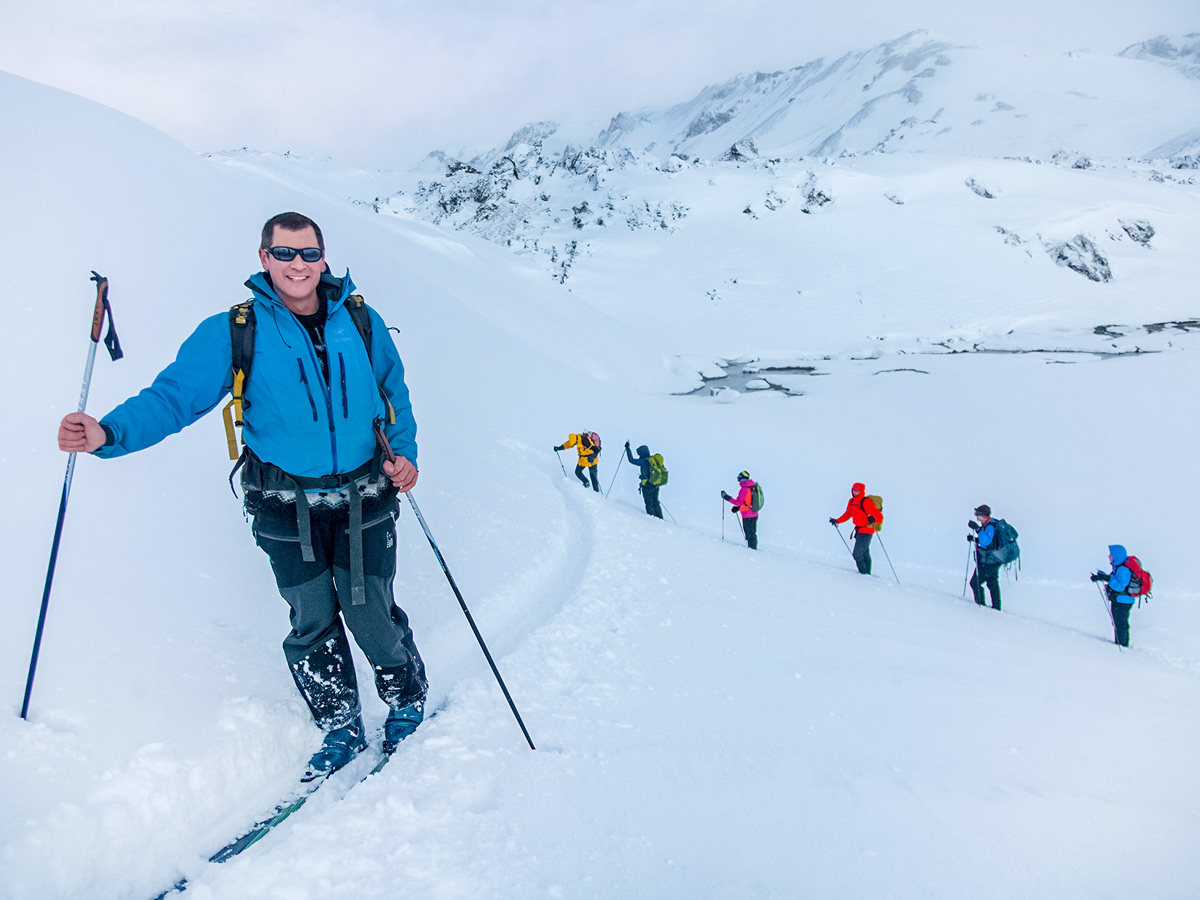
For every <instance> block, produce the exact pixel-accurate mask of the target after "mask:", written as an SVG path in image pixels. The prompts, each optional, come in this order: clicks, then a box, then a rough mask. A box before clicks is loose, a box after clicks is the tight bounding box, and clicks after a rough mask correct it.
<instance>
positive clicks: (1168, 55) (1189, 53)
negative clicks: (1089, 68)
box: [1118, 32, 1200, 78]
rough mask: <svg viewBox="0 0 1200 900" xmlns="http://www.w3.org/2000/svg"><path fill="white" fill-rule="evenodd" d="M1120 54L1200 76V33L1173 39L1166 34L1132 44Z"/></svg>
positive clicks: (1196, 76) (1191, 75) (1192, 75)
mask: <svg viewBox="0 0 1200 900" xmlns="http://www.w3.org/2000/svg"><path fill="white" fill-rule="evenodd" d="M1118 56H1124V57H1126V58H1127V59H1139V60H1143V61H1145V62H1156V63H1162V64H1164V65H1168V66H1173V67H1175V68H1177V69H1179V71H1181V72H1183V73H1184V74H1185V75H1187V76H1189V77H1191V78H1200V33H1197V32H1193V33H1192V34H1185V35H1184V36H1183V37H1182V38H1180V39H1174V40H1173V39H1172V38H1169V37H1167V36H1166V35H1165V34H1162V35H1159V36H1158V37H1156V38H1153V39H1152V40H1149V41H1142V42H1141V43H1140V44H1130V45H1129V46H1128V47H1126V48H1125V49H1124V50H1122V51H1121V52H1120V53H1119V54H1118Z"/></svg>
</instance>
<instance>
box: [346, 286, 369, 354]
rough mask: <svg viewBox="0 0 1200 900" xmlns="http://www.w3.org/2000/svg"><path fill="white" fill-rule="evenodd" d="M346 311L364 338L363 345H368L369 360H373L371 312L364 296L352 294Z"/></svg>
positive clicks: (347, 300) (347, 302) (348, 299)
mask: <svg viewBox="0 0 1200 900" xmlns="http://www.w3.org/2000/svg"><path fill="white" fill-rule="evenodd" d="M346 310H347V312H349V313H350V318H351V319H353V320H354V327H355V328H357V329H358V333H359V334H360V335H361V336H362V339H363V343H364V344H366V345H367V360H368V361H370V360H371V332H372V330H373V328H372V325H371V310H370V308H369V307H368V306H367V301H366V300H364V299H363V296H362V294H351V295H350V296H349V297H348V298H346Z"/></svg>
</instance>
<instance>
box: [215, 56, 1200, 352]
mask: <svg viewBox="0 0 1200 900" xmlns="http://www.w3.org/2000/svg"><path fill="white" fill-rule="evenodd" d="M1160 45H1162V46H1170V47H1173V46H1174V45H1172V44H1171V43H1170V42H1169V41H1166V40H1165V39H1159V40H1158V41H1155V42H1149V43H1148V44H1147V45H1146V46H1147V47H1160V54H1161V53H1165V52H1166V51H1163V50H1161V46H1160ZM1184 47H1185V48H1187V47H1190V44H1188V43H1187V42H1186V41H1185V42H1184ZM1131 50H1132V48H1131ZM1149 52H1150V51H1148V50H1147V51H1145V52H1144V53H1141V54H1139V53H1131V52H1130V51H1126V55H1124V56H1109V57H1100V56H1095V55H1091V54H1085V53H1074V54H1069V55H1063V56H1057V57H1019V56H1012V55H1007V56H1005V55H1002V54H999V53H997V52H994V51H990V50H986V49H981V48H972V47H966V46H962V45H960V44H958V43H955V42H953V41H951V40H949V39H943V38H938V37H935V36H933V35H930V34H928V33H926V32H913V33H911V34H908V35H905V36H904V37H902V38H899V39H897V40H895V41H891V42H889V43H887V44H884V45H881V46H879V47H875V48H873V49H871V50H868V51H864V52H861V53H855V54H847V55H846V56H844V57H842V58H840V59H837V60H835V61H833V62H826V61H824V60H816V61H814V62H812V63H809V64H808V65H805V66H801V67H799V68H796V69H792V70H790V71H787V72H780V73H774V74H761V73H759V74H754V75H749V76H743V77H739V78H735V79H732V80H731V81H729V82H726V83H725V84H722V85H719V86H714V87H709V88H706V89H705V90H703V91H701V92H700V93H699V94H698V95H697V96H696V97H695V98H693V99H692V100H690V101H688V102H686V103H681V104H677V105H675V106H672V107H669V108H665V109H657V110H654V109H647V110H640V111H637V112H630V113H621V114H619V115H617V116H615V117H613V119H612V123H611V125H610V126H609V127H608V128H606V129H604V130H603V131H602V132H600V133H599V134H593V135H584V136H579V135H570V134H566V133H564V132H563V130H562V129H560V128H559V126H557V125H556V124H554V123H552V122H541V123H534V124H531V125H528V126H526V127H524V128H522V129H519V130H518V131H517V132H516V133H515V134H513V135H512V137H511V139H510V140H509V141H508V142H507V143H505V144H503V145H501V146H498V147H497V148H496V149H494V150H491V151H488V152H486V153H482V154H477V155H475V156H472V157H471V158H470V159H457V158H453V157H451V156H448V155H446V154H445V153H441V152H438V153H434V154H431V156H430V157H429V158H428V159H427V160H426V161H425V163H424V164H423V165H422V166H420V167H419V168H418V170H417V171H416V172H414V173H410V174H407V175H395V174H392V175H387V174H383V173H380V174H379V175H378V177H375V178H373V179H372V181H371V183H370V185H369V187H367V188H366V189H364V190H341V189H340V188H341V186H340V185H338V184H336V183H335V181H336V180H335V177H334V175H333V174H330V175H329V177H328V181H329V183H330V187H331V189H332V190H335V191H338V190H340V196H343V197H347V198H350V199H353V200H355V201H356V202H358V203H360V204H362V205H364V206H365V207H368V208H370V209H372V210H374V211H376V212H378V213H381V214H384V215H394V216H398V217H401V218H407V219H410V220H411V219H421V220H425V221H428V222H430V223H433V224H435V225H438V226H440V227H443V228H446V227H449V228H453V229H456V230H459V231H463V232H469V233H472V234H475V235H478V236H480V237H484V238H486V239H487V240H489V241H491V242H493V243H496V244H500V245H502V246H504V247H507V248H509V249H510V250H512V251H515V252H516V253H518V254H519V255H522V256H525V257H529V258H532V259H533V260H535V261H536V262H537V264H538V265H540V266H541V267H542V268H543V269H544V271H546V272H547V274H548V275H549V276H550V277H551V278H552V279H553V280H555V281H556V282H558V283H560V284H563V285H565V286H566V287H567V288H568V289H569V291H570V292H571V296H572V298H574V299H575V300H576V301H577V302H580V303H583V304H585V305H587V306H589V307H590V308H593V309H595V310H597V311H599V312H602V313H603V314H605V315H607V316H611V317H613V318H615V319H617V320H618V321H621V322H623V323H625V324H626V325H627V326H629V327H631V328H635V329H637V330H639V331H640V332H641V333H645V334H646V335H647V336H649V337H651V338H652V339H654V340H655V341H656V342H658V343H659V344H660V345H662V346H665V347H666V348H667V349H668V350H670V351H672V352H674V353H676V354H678V355H680V356H681V357H685V358H687V359H689V360H690V361H691V362H690V365H692V366H693V367H694V369H695V371H697V372H703V373H706V374H712V371H713V370H712V369H711V368H709V367H710V366H711V364H712V361H713V360H714V358H720V357H724V358H727V359H728V358H736V357H740V356H744V355H749V356H768V357H779V358H783V359H789V360H793V361H795V360H797V359H799V358H802V357H809V356H813V355H818V356H821V355H828V354H842V353H844V354H849V355H863V354H869V353H874V352H900V351H903V352H937V351H938V349H939V348H941V350H950V349H955V350H957V349H1025V350H1036V349H1048V348H1061V349H1083V350H1086V349H1095V348H1096V347H1097V346H1099V345H1100V344H1101V343H1102V341H1104V340H1106V339H1107V334H1108V332H1106V331H1100V332H1098V331H1097V329H1104V328H1106V326H1108V325H1113V324H1116V325H1120V326H1123V327H1125V330H1124V331H1121V329H1117V331H1118V332H1120V333H1122V334H1125V335H1127V336H1130V340H1128V341H1126V342H1125V343H1123V344H1121V346H1122V347H1127V348H1128V349H1133V348H1135V347H1141V348H1143V349H1146V348H1148V347H1150V346H1158V345H1159V344H1160V343H1163V342H1165V340H1166V338H1165V337H1163V335H1165V334H1167V333H1169V332H1171V331H1172V328H1171V327H1157V326H1160V325H1163V323H1172V322H1183V321H1189V320H1190V319H1191V318H1192V317H1193V316H1194V314H1195V310H1194V309H1193V308H1192V307H1191V306H1190V292H1189V290H1188V288H1187V284H1186V277H1184V273H1186V272H1187V271H1189V269H1190V257H1191V255H1192V248H1193V247H1194V246H1195V242H1196V240H1197V239H1198V238H1200V234H1197V232H1196V230H1195V220H1194V216H1193V213H1192V210H1193V202H1194V200H1193V198H1194V187H1195V179H1196V176H1195V174H1194V172H1193V171H1191V170H1190V169H1189V168H1188V166H1189V165H1190V163H1189V160H1190V157H1189V156H1188V154H1189V153H1190V152H1191V151H1192V149H1193V145H1194V142H1195V140H1196V132H1195V131H1194V130H1193V131H1181V129H1182V128H1185V127H1187V126H1189V125H1190V124H1191V123H1200V80H1197V79H1195V78H1192V77H1189V76H1188V75H1187V74H1186V73H1185V72H1184V71H1182V70H1181V69H1179V68H1178V66H1175V65H1170V66H1164V65H1161V64H1159V63H1160V57H1159V56H1154V57H1153V58H1152V59H1149V61H1148V57H1147V54H1148V53H1149ZM1188 52H1190V51H1187V50H1186V49H1185V50H1183V51H1177V52H1175V56H1176V57H1179V58H1188V57H1187V53H1188ZM1168 55H1169V54H1168ZM1132 57H1137V58H1132ZM220 158H223V159H228V160H233V161H238V162H239V163H245V164H248V165H251V166H254V167H256V168H257V169H259V170H260V171H269V172H271V173H272V174H273V175H279V173H281V172H286V171H292V172H294V173H298V172H299V170H298V168H297V165H296V163H295V161H291V162H290V163H289V161H288V160H281V159H277V160H271V159H269V158H264V157H262V156H261V155H259V156H255V157H253V158H248V157H247V156H246V155H245V154H223V155H221V156H220ZM314 168H316V167H313V166H308V167H307V168H306V173H305V175H304V177H305V178H311V177H312V175H313V174H314ZM297 177H299V175H297ZM389 183H390V185H391V188H392V189H391V190H388V189H386V188H385V189H383V190H381V189H380V186H381V185H387V184H389ZM631 239H633V241H634V243H635V244H636V246H637V251H636V252H634V253H631V252H629V249H628V248H629V246H630V241H631ZM1151 260H1153V264H1150V263H1151ZM1047 296H1058V297H1063V298H1064V301H1065V302H1062V303H1057V304H1053V305H1050V306H1048V305H1047V304H1046V302H1045V297H1047ZM900 298H903V300H900ZM1067 298H1069V299H1067ZM745 308H750V309H754V310H762V309H770V310H772V314H777V315H780V316H782V317H783V319H782V320H783V321H786V322H788V324H789V327H787V328H785V329H776V330H774V331H773V332H772V333H771V334H770V335H769V338H768V339H764V337H762V336H755V337H754V338H752V339H747V338H746V337H745V336H743V335H741V334H740V333H739V330H738V328H737V325H738V322H739V320H740V312H741V310H743V309H745ZM948 309H953V310H955V314H953V315H947V310H948ZM1131 310H1137V313H1136V316H1135V318H1134V319H1132V320H1131V319H1130V311H1131ZM814 317H817V318H819V319H820V320H821V321H822V322H824V323H825V325H826V328H825V329H823V330H822V332H821V333H820V334H819V335H816V334H814V332H813V331H812V329H811V328H809V327H807V326H808V323H809V322H811V321H812V320H813V318H814ZM967 322H969V323H970V326H969V327H966V326H965V323H967ZM681 323H683V324H682V326H681ZM1144 326H1155V328H1154V329H1153V330H1152V333H1150V334H1148V333H1147V331H1146V330H1145V327H1144ZM1153 335H1158V337H1157V338H1156V337H1154V336H1153ZM734 336H735V337H734ZM1109 349H1111V348H1109Z"/></svg>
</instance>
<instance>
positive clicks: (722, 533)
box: [721, 500, 725, 544]
mask: <svg viewBox="0 0 1200 900" xmlns="http://www.w3.org/2000/svg"><path fill="white" fill-rule="evenodd" d="M721 543H722V544H723V543H725V501H724V500H722V501H721Z"/></svg>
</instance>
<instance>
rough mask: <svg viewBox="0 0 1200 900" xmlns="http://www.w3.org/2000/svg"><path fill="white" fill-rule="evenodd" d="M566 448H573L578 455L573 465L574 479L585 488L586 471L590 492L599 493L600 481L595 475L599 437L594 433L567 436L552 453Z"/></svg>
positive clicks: (598, 455) (598, 453)
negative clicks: (588, 475)
mask: <svg viewBox="0 0 1200 900" xmlns="http://www.w3.org/2000/svg"><path fill="white" fill-rule="evenodd" d="M568 447H574V448H575V449H576V451H577V452H578V453H579V461H578V462H577V463H576V464H575V477H576V478H578V479H579V480H580V481H581V482H582V483H583V486H584V487H587V486H588V479H587V476H586V475H584V471H585V470H586V471H587V472H588V473H589V474H590V475H591V476H592V490H593V491H595V492H596V493H597V494H598V493H600V480H599V478H598V477H597V474H596V463H597V461H598V460H599V459H600V435H598V434H596V432H594V431H581V432H580V433H579V434H571V435H568V436H567V439H566V440H565V441H563V442H562V443H561V444H559V445H557V446H556V447H555V448H554V452H555V453H557V452H558V451H559V450H566V449H567V448H568Z"/></svg>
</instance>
